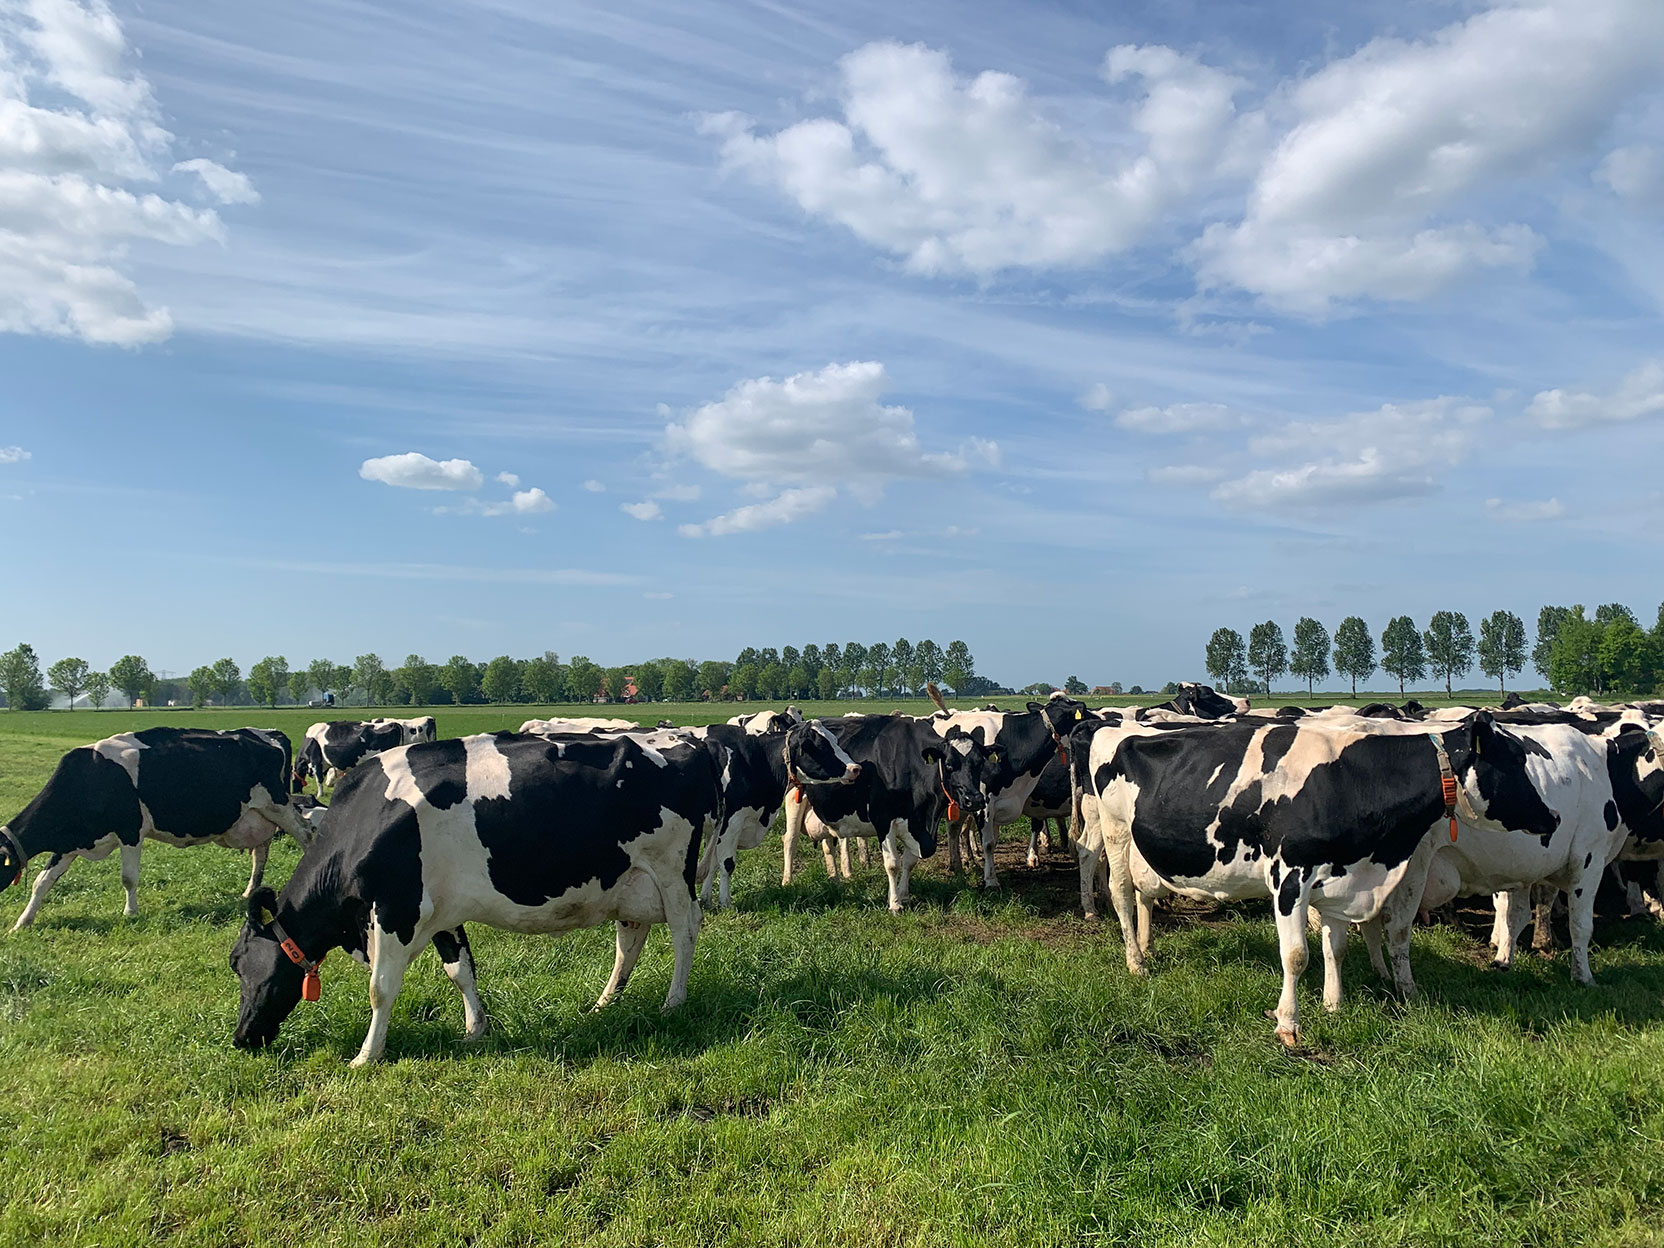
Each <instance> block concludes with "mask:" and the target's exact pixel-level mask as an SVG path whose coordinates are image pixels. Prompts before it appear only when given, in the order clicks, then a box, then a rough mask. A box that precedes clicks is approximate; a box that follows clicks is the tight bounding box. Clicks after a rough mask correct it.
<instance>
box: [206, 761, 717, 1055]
mask: <svg viewBox="0 0 1664 1248" xmlns="http://www.w3.org/2000/svg"><path fill="white" fill-rule="evenodd" d="M724 754H725V751H724V750H723V749H722V747H721V746H718V745H716V744H714V743H709V744H707V743H705V742H696V741H689V740H687V739H686V738H683V737H675V736H670V735H668V734H666V735H664V736H660V737H657V738H654V737H644V738H642V739H633V738H629V737H619V738H606V737H598V736H583V737H568V738H558V737H543V736H535V735H532V736H525V735H516V734H512V733H500V734H497V735H495V736H475V737H463V738H457V739H453V740H449V741H438V742H429V743H423V744H418V745H412V746H407V747H403V748H400V749H397V750H390V751H388V752H387V753H385V754H382V755H380V756H378V757H377V758H375V759H373V760H371V761H370V762H368V763H365V764H364V765H363V766H361V767H358V768H356V769H354V770H353V771H352V772H351V773H349V774H348V776H347V777H346V779H345V780H344V781H343V783H342V785H341V788H340V789H339V790H338V791H337V793H336V795H335V801H334V802H333V803H332V804H331V805H330V810H329V829H330V833H329V835H328V836H326V837H323V838H321V839H320V840H319V841H317V842H316V843H315V844H314V845H313V846H312V848H311V850H310V851H309V852H308V853H306V854H304V855H302V857H301V861H300V865H299V866H297V867H296V868H295V873H294V875H293V876H291V877H290V879H289V883H288V885H287V886H285V888H284V890H283V893H282V895H281V896H278V895H276V894H274V893H273V892H272V891H271V890H270V889H264V890H262V891H261V892H258V893H256V894H255V895H254V896H253V897H252V898H250V900H249V914H248V922H247V924H246V925H245V926H244V928H243V930H242V933H241V934H240V935H239V936H238V938H237V944H236V947H235V948H234V949H233V950H232V953H231V966H232V969H233V970H235V971H236V972H237V975H238V978H239V979H240V980H241V983H242V1006H241V1010H240V1012H239V1014H238V1017H237V1029H236V1033H235V1037H234V1040H235V1043H236V1044H237V1045H238V1047H240V1048H260V1047H263V1046H265V1045H267V1044H270V1043H271V1041H272V1040H273V1039H274V1038H275V1037H276V1035H277V1031H278V1028H279V1026H281V1024H282V1022H283V1020H284V1019H285V1018H287V1017H288V1015H289V1012H290V1011H291V1010H292V1009H294V1007H295V1003H296V1002H297V1001H299V1000H301V999H302V997H303V996H305V997H307V998H309V999H312V1000H316V999H317V986H318V981H317V978H316V975H317V968H318V965H319V963H321V962H322V961H323V959H324V956H325V954H327V953H328V952H329V951H330V950H332V949H336V948H342V949H346V950H347V951H348V952H349V953H351V954H353V955H354V956H361V957H363V958H365V959H367V960H368V961H369V964H370V1007H371V1021H370V1029H369V1032H368V1034H367V1035H366V1036H365V1037H364V1044H363V1046H362V1047H361V1048H360V1049H359V1052H358V1056H357V1057H356V1058H355V1059H354V1060H353V1065H355V1066H362V1065H364V1064H366V1063H368V1062H372V1061H374V1060H375V1059H376V1058H378V1057H379V1056H381V1053H382V1050H383V1048H384V1046H385V1044H386V1040H387V1023H388V1018H389V1016H390V1014H391V1012H392V1008H393V1001H394V999H395V998H396V997H397V996H398V992H399V988H400V986H401V984H402V983H403V981H404V974H405V970H406V968H407V967H408V966H409V965H410V961H411V959H412V958H414V957H415V956H416V955H417V954H418V953H420V952H421V951H422V949H423V948H424V947H425V946H426V945H427V943H428V942H429V941H430V940H431V941H432V942H433V944H434V947H435V948H436V949H438V951H439V955H440V959H441V961H443V963H444V965H445V972H446V974H447V975H449V976H450V979H451V982H452V983H453V984H455V985H456V987H457V989H458V990H459V991H460V992H461V993H462V998H463V1002H464V1006H465V1012H466V1023H467V1036H468V1037H469V1038H470V1039H476V1038H478V1037H480V1036H482V1035H483V1034H484V1033H485V1029H486V1026H487V1021H486V1016H485V1010H484V1007H483V1006H481V1004H480V1000H479V995H478V993H477V991H476V989H475V980H474V959H473V953H472V951H471V950H470V948H469V946H468V939H467V934H466V933H465V931H464V930H463V924H465V923H469V922H480V923H487V924H490V925H491V926H493V927H503V928H508V929H511V930H514V931H521V932H562V931H569V930H571V929H573V928H578V927H594V926H596V925H597V924H599V923H603V922H605V921H607V920H608V919H614V920H616V921H617V925H618V927H617V956H616V959H615V961H614V963H613V972H612V978H611V979H609V980H608V981H607V986H606V988H605V989H604V990H603V991H602V993H601V997H600V1000H599V1001H597V1002H596V1004H597V1006H602V1005H606V1004H607V1003H608V1002H609V1001H611V1000H612V999H613V998H614V997H615V996H616V995H617V994H618V992H619V990H620V989H622V988H623V987H624V984H625V982H626V981H627V980H628V979H629V977H630V972H631V971H632V970H633V969H634V968H635V964H636V959H637V958H638V957H639V956H640V954H641V950H642V947H643V946H644V945H645V944H646V942H647V934H648V930H649V928H650V927H651V926H652V925H653V924H654V923H665V924H668V925H669V927H670V934H671V940H672V944H673V946H674V949H675V970H674V972H673V973H672V975H671V981H670V991H669V993H668V994H667V995H666V997H665V1002H664V1008H665V1009H667V1010H668V1009H673V1008H674V1007H676V1006H678V1005H680V1004H681V1003H682V1001H683V1000H684V999H685V998H686V996H687V983H688V970H689V968H690V967H691V965H692V963H693V949H694V942H695V940H696V938H697V937H698V934H699V920H700V914H699V904H698V902H697V901H695V900H694V896H693V879H694V867H695V864H696V863H697V861H698V858H699V846H700V841H701V838H702V837H704V836H705V835H707V834H710V833H711V832H712V831H713V830H714V829H715V827H716V826H717V824H718V823H720V821H721V808H722V794H721V789H720V787H719V785H720V776H721V772H722V769H723V767H724V765H725V762H726V759H725V758H724Z"/></svg>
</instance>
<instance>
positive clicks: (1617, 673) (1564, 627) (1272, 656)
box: [1205, 602, 1664, 697]
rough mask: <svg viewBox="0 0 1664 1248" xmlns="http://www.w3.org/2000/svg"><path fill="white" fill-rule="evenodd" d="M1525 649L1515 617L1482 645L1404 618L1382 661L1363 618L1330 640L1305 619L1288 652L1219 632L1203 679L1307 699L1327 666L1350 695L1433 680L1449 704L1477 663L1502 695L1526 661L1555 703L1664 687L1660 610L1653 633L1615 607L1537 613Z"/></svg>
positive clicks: (1503, 614) (1483, 630)
mask: <svg viewBox="0 0 1664 1248" xmlns="http://www.w3.org/2000/svg"><path fill="white" fill-rule="evenodd" d="M1527 645H1528V641H1527V638H1526V632H1525V622H1524V621H1523V620H1521V619H1520V617H1519V616H1517V615H1515V614H1514V613H1513V612H1512V611H1493V612H1491V614H1490V615H1488V616H1486V617H1485V618H1484V619H1482V620H1481V621H1480V622H1479V633H1478V636H1475V635H1474V632H1473V629H1472V628H1471V627H1470V626H1469V624H1468V619H1467V616H1465V615H1463V614H1462V613H1461V612H1460V611H1438V612H1435V613H1434V614H1433V618H1432V619H1431V620H1429V621H1428V624H1427V627H1426V628H1425V629H1418V628H1417V627H1416V623H1415V621H1414V620H1413V619H1411V618H1410V617H1409V616H1407V615H1400V616H1395V617H1394V618H1393V619H1392V620H1390V621H1389V622H1388V623H1387V626H1386V628H1384V629H1383V630H1382V631H1381V648H1380V651H1379V654H1377V651H1376V648H1375V638H1374V637H1373V636H1371V634H1370V631H1369V625H1368V624H1366V623H1365V622H1364V620H1363V619H1362V617H1360V616H1356V615H1349V616H1347V617H1346V618H1345V619H1344V620H1342V621H1341V622H1340V625H1339V627H1337V628H1336V629H1335V632H1334V636H1333V637H1332V638H1331V637H1330V635H1329V631H1328V629H1326V628H1325V627H1324V626H1323V625H1322V624H1321V623H1320V622H1319V621H1317V620H1314V619H1312V618H1311V617H1310V616H1302V617H1301V618H1300V620H1299V621H1298V622H1297V623H1296V624H1295V626H1294V645H1293V647H1292V649H1291V648H1290V647H1289V645H1288V644H1287V642H1286V640H1285V639H1284V636H1283V630H1282V627H1281V626H1280V625H1279V624H1278V623H1277V622H1276V621H1275V620H1266V621H1265V622H1264V623H1262V624H1256V625H1254V626H1253V627H1252V628H1250V629H1249V630H1248V640H1247V642H1246V643H1244V641H1243V639H1242V634H1240V633H1238V632H1237V631H1236V630H1235V629H1233V628H1219V629H1215V630H1214V633H1213V635H1212V636H1211V637H1210V638H1209V639H1208V643H1207V649H1206V652H1205V662H1206V666H1207V671H1208V675H1209V676H1210V677H1212V678H1213V680H1214V681H1215V683H1216V684H1218V685H1219V686H1220V687H1221V688H1223V689H1225V690H1226V691H1227V692H1230V693H1256V692H1258V693H1267V694H1268V693H1269V691H1270V688H1271V682H1272V681H1273V680H1276V679H1277V678H1278V677H1279V676H1282V675H1285V674H1287V675H1292V676H1294V677H1295V678H1296V679H1299V680H1304V681H1305V682H1306V692H1307V694H1308V695H1309V694H1310V693H1311V692H1312V690H1313V689H1314V687H1315V686H1316V683H1317V682H1318V681H1320V680H1324V679H1327V678H1328V676H1329V673H1330V670H1331V667H1330V664H1331V662H1332V663H1333V671H1334V672H1335V673H1336V674H1337V675H1339V676H1341V677H1343V678H1346V679H1349V680H1350V681H1351V683H1352V692H1353V694H1354V695H1356V693H1357V692H1358V682H1359V681H1360V680H1367V679H1368V678H1369V677H1370V676H1371V675H1373V674H1374V673H1375V671H1376V669H1378V668H1379V669H1380V670H1381V671H1384V672H1386V673H1387V674H1388V675H1389V676H1392V677H1394V678H1395V679H1396V680H1397V681H1398V692H1399V695H1400V696H1403V693H1404V688H1405V686H1406V685H1407V684H1409V683H1412V682H1414V681H1418V680H1425V679H1427V678H1428V677H1430V676H1431V677H1433V678H1435V679H1442V680H1443V681H1444V688H1445V693H1446V694H1447V695H1448V694H1450V693H1451V692H1452V685H1453V683H1454V681H1455V680H1456V679H1457V678H1458V677H1461V676H1464V675H1466V674H1467V673H1468V672H1470V671H1471V670H1473V667H1474V665H1475V663H1477V664H1478V667H1479V670H1480V671H1482V672H1483V673H1485V675H1487V676H1489V677H1490V678H1491V679H1492V680H1494V681H1496V682H1497V687H1498V688H1499V689H1500V690H1501V691H1503V692H1504V693H1506V692H1507V685H1508V678H1509V677H1510V676H1513V675H1515V674H1517V673H1519V672H1523V671H1524V670H1525V666H1526V663H1527V661H1528V660H1529V662H1530V664H1531V666H1532V667H1534V668H1536V669H1537V671H1538V672H1539V673H1540V674H1541V675H1542V676H1543V677H1544V678H1545V679H1547V681H1548V682H1549V686H1550V688H1552V689H1555V690H1557V691H1559V692H1561V693H1565V694H1571V695H1577V694H1587V695H1590V696H1594V697H1600V696H1603V695H1605V694H1608V693H1619V694H1643V693H1651V692H1654V691H1656V690H1657V689H1658V688H1659V686H1660V684H1661V682H1664V604H1661V605H1660V606H1659V608H1658V618H1657V620H1656V622H1655V623H1654V625H1653V627H1652V628H1651V630H1647V629H1644V628H1642V627H1641V623H1640V621H1639V620H1638V619H1637V618H1636V616H1635V613H1634V612H1633V611H1631V610H1630V609H1629V608H1628V607H1626V606H1624V605H1623V604H1622V603H1619V602H1609V603H1604V604H1603V605H1601V606H1599V607H1597V608H1595V613H1594V615H1593V617H1590V616H1588V615H1586V614H1585V612H1584V608H1583V606H1582V604H1578V605H1576V606H1571V607H1557V606H1547V607H1543V608H1542V609H1541V610H1540V611H1539V612H1538V613H1537V638H1536V644H1535V645H1534V646H1531V648H1530V649H1529V650H1528V649H1527Z"/></svg>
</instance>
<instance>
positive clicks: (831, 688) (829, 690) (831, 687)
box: [816, 667, 838, 702]
mask: <svg viewBox="0 0 1664 1248" xmlns="http://www.w3.org/2000/svg"><path fill="white" fill-rule="evenodd" d="M816 685H817V688H816V692H817V693H819V694H820V696H821V700H822V701H824V702H830V701H831V700H832V699H833V698H835V697H837V696H838V678H837V676H836V675H834V674H833V669H832V668H831V667H823V668H821V669H820V676H819V678H818V679H817V680H816Z"/></svg>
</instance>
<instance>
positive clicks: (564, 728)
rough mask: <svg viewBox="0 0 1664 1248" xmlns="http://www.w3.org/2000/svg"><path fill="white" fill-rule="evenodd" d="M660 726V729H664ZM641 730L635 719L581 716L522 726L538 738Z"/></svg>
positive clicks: (534, 721)
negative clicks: (577, 733)
mask: <svg viewBox="0 0 1664 1248" xmlns="http://www.w3.org/2000/svg"><path fill="white" fill-rule="evenodd" d="M663 726H664V725H663V724H660V727H663ZM640 728H641V725H640V724H638V723H637V722H636V721H635V720H633V719H600V718H597V717H595V716H581V717H579V718H577V719H528V720H527V721H526V722H525V723H523V724H521V725H520V731H521V732H532V733H536V734H537V735H538V736H543V737H547V736H556V735H560V734H563V733H574V732H636V731H638V730H639V729H640Z"/></svg>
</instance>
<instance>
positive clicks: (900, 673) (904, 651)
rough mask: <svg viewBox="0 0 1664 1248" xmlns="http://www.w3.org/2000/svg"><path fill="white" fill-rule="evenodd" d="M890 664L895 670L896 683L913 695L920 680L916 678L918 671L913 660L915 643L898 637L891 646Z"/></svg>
mask: <svg viewBox="0 0 1664 1248" xmlns="http://www.w3.org/2000/svg"><path fill="white" fill-rule="evenodd" d="M890 666H891V667H892V668H893V669H894V670H895V683H896V685H897V686H898V687H900V689H901V691H902V692H903V693H904V694H906V695H907V696H909V697H911V696H912V695H913V693H914V692H915V691H917V689H918V687H919V684H920V682H919V681H917V680H915V679H914V677H915V676H917V675H918V672H917V670H916V667H915V664H914V660H913V643H912V642H910V641H908V640H907V638H905V637H897V638H896V641H895V644H894V645H893V646H891V647H890Z"/></svg>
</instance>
